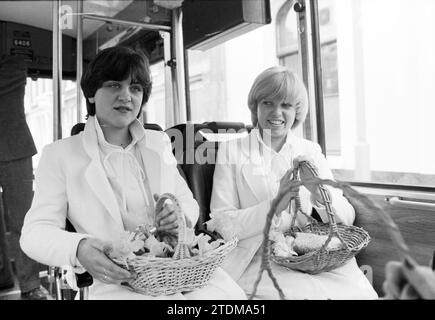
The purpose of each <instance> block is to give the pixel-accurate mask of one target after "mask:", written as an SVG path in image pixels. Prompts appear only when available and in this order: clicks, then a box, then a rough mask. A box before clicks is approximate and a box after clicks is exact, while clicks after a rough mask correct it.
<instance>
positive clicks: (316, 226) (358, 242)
mask: <svg viewBox="0 0 435 320" xmlns="http://www.w3.org/2000/svg"><path fill="white" fill-rule="evenodd" d="M302 167H304V168H306V169H307V170H309V171H310V172H311V174H312V175H313V177H318V173H317V170H316V168H315V167H314V166H313V165H312V164H311V163H309V162H308V161H301V162H299V165H298V166H297V167H295V168H294V170H293V181H298V180H299V171H300V169H301V168H302ZM319 190H320V194H321V196H322V200H323V202H324V205H325V209H326V212H327V214H328V219H329V223H320V222H317V220H315V219H313V218H312V217H311V216H309V215H307V214H306V213H304V212H303V211H302V209H301V202H300V199H299V195H296V196H295V197H294V200H295V205H296V213H295V214H294V215H293V219H292V222H291V225H290V229H289V230H288V231H287V232H286V233H285V235H292V236H294V234H295V233H296V232H305V233H314V234H318V235H328V238H327V240H326V242H325V243H324V244H323V246H322V247H321V248H319V249H317V250H314V251H311V252H308V253H305V254H304V255H301V256H290V257H280V256H275V255H273V254H272V255H271V260H273V261H274V262H275V263H277V264H279V265H282V266H284V267H286V268H289V269H294V270H298V271H302V272H306V273H310V274H317V273H321V272H325V271H330V270H332V269H335V268H337V267H339V266H341V265H343V264H344V263H345V262H346V261H348V260H349V259H351V258H352V257H354V256H355V255H356V254H357V253H358V252H359V251H361V250H362V249H363V248H365V247H366V246H367V245H368V243H369V242H370V236H369V234H368V233H367V232H366V231H365V230H364V229H362V228H359V227H356V226H347V225H341V224H337V223H336V222H335V218H334V213H333V209H332V204H331V197H330V194H329V191H328V189H327V188H325V186H324V185H322V184H319ZM298 214H302V215H304V216H305V217H306V218H307V219H308V221H309V222H310V223H309V224H308V225H306V226H305V227H303V228H299V227H297V226H295V222H296V217H297V215H298ZM334 236H335V237H337V238H338V239H339V240H340V241H341V244H342V245H341V247H340V249H335V250H330V249H327V246H328V244H329V242H330V241H331V239H332V237H334Z"/></svg>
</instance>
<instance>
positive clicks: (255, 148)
mask: <svg viewBox="0 0 435 320" xmlns="http://www.w3.org/2000/svg"><path fill="white" fill-rule="evenodd" d="M256 130H257V129H253V130H252V131H251V133H250V134H249V135H248V137H246V138H245V139H241V140H240V142H241V144H242V145H241V150H242V154H243V158H242V161H243V163H242V165H241V171H242V175H243V178H244V179H245V181H246V184H247V185H248V186H249V189H250V190H251V192H252V194H253V195H254V197H255V198H256V199H257V201H259V202H261V201H263V200H265V199H267V197H268V195H269V189H268V186H267V177H266V174H267V173H266V171H265V168H264V162H263V160H262V158H261V156H260V151H259V143H258V140H257V136H256V132H255V131H256Z"/></svg>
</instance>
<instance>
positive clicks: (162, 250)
mask: <svg viewBox="0 0 435 320" xmlns="http://www.w3.org/2000/svg"><path fill="white" fill-rule="evenodd" d="M144 246H145V248H147V249H148V250H149V255H151V256H155V257H162V258H166V257H169V255H170V253H173V252H174V250H173V249H172V247H171V246H170V245H168V244H167V243H165V242H161V241H159V240H157V239H156V237H154V236H153V235H151V236H149V237H148V238H147V239H146V240H145V244H144Z"/></svg>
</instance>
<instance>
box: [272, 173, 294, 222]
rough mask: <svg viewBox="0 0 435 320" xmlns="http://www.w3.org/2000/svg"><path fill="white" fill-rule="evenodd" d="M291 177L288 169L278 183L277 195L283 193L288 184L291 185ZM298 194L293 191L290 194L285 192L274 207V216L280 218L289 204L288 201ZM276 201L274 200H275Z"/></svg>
mask: <svg viewBox="0 0 435 320" xmlns="http://www.w3.org/2000/svg"><path fill="white" fill-rule="evenodd" d="M292 175H293V171H292V170H291V169H290V170H288V171H287V172H286V173H285V174H284V176H283V177H282V178H281V180H280V182H279V189H278V195H279V194H281V193H283V192H284V190H286V189H287V188H288V187H289V186H290V184H291V183H292V181H291V178H292ZM297 193H298V191H297V190H293V191H290V192H287V193H286V194H285V195H284V197H282V199H281V200H280V201H279V202H278V205H277V207H276V209H277V210H276V212H277V213H276V216H277V217H280V216H281V213H282V211H284V210H286V209H287V208H288V206H289V204H290V199H291V198H292V197H294V196H296V195H297ZM275 199H276V198H275Z"/></svg>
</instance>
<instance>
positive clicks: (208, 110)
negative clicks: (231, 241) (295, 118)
mask: <svg viewBox="0 0 435 320" xmlns="http://www.w3.org/2000/svg"><path fill="white" fill-rule="evenodd" d="M409 6H412V7H414V8H415V9H416V10H415V11H412V12H411V11H410V10H409ZM434 32H435V2H434V1H432V0H416V1H413V2H412V4H410V3H409V1H406V0H352V1H343V0H231V1H213V0H184V1H183V0H172V1H164V0H146V1H139V0H129V1H107V0H86V1H37V2H35V1H1V2H0V54H1V55H3V54H6V55H16V56H20V57H23V58H24V60H25V61H26V63H27V66H28V69H27V74H28V78H27V84H26V92H25V115H26V121H27V123H28V125H29V128H30V131H31V133H32V136H33V139H34V141H35V145H36V147H37V150H38V153H37V154H36V155H35V156H33V159H32V160H33V167H34V169H35V168H37V166H38V161H39V157H40V153H41V151H42V148H43V147H44V146H45V145H47V144H50V143H52V142H53V141H55V140H58V139H62V138H65V137H69V136H71V135H73V134H77V133H79V132H80V131H81V130H83V126H84V122H85V116H86V103H85V99H84V97H83V93H82V92H81V89H80V85H79V82H80V80H79V79H80V77H81V75H82V73H83V70H84V69H85V68H86V66H87V64H88V63H89V61H91V60H92V58H93V57H95V55H96V53H97V52H98V51H99V50H102V49H104V48H107V47H111V46H116V45H122V46H129V47H132V48H134V49H135V50H140V51H142V52H143V53H144V54H145V55H146V56H147V58H148V59H149V62H150V65H151V75H152V81H153V89H152V94H151V97H150V100H149V102H148V103H147V105H146V106H145V107H144V109H143V112H142V114H141V120H142V121H143V123H144V124H145V127H146V128H148V129H153V130H160V131H165V132H166V133H167V134H168V136H169V137H170V138H171V139H172V140H171V141H172V143H173V146H172V147H173V151H174V155H175V157H176V159H177V161H178V168H179V171H180V173H181V174H182V175H183V176H184V178H185V180H186V181H187V184H188V186H189V188H190V189H191V191H192V192H193V195H194V197H195V199H196V200H197V202H198V204H199V207H200V218H199V221H198V223H197V228H201V227H202V226H203V223H204V222H205V221H207V219H208V215H209V212H210V196H211V190H212V186H213V171H214V162H215V157H216V150H217V147H218V143H219V142H220V141H224V140H227V139H237V138H239V137H243V136H245V135H247V134H248V133H249V132H250V130H251V129H252V128H253V126H252V122H251V116H250V111H249V109H248V107H247V96H248V91H249V88H250V86H251V84H252V82H253V80H254V78H255V76H256V75H257V74H259V73H260V72H261V71H262V70H264V69H265V68H267V67H270V66H273V65H283V66H286V67H288V68H290V69H292V70H294V71H295V72H296V73H297V74H298V75H299V76H300V77H301V79H303V82H304V84H305V86H306V88H307V91H308V95H309V111H308V115H307V119H306V120H305V122H304V124H303V126H300V127H299V128H298V129H297V132H296V134H297V135H299V136H301V137H304V138H306V139H308V140H312V141H314V142H316V143H318V144H319V145H320V147H321V149H322V152H323V154H324V155H325V156H326V159H327V160H328V164H329V166H330V167H331V168H332V171H333V173H334V177H335V179H336V180H339V181H344V182H347V183H349V184H350V185H352V186H353V187H354V188H355V189H357V190H358V191H359V192H361V193H363V194H365V195H367V196H368V197H369V198H370V199H371V200H373V201H374V202H375V203H376V204H377V205H378V206H380V207H381V208H382V209H383V210H385V211H386V212H388V213H389V215H390V216H391V217H392V218H393V220H394V221H395V223H396V224H397V225H398V226H399V228H400V230H401V232H402V235H403V237H404V239H405V241H406V243H407V245H408V246H409V248H410V251H411V252H412V254H413V258H414V259H415V260H416V261H417V262H418V263H419V264H421V265H429V264H430V263H431V261H433V256H434V250H435V237H434V234H435V193H434V191H435V165H434V164H435V143H434V137H435V126H434V125H433V119H434V118H435V108H433V106H434V105H435V97H434V95H433V92H434V90H435V87H434V81H433V74H434V73H435V62H434V59H433V57H434V56H435V36H434ZM430 101H432V102H430ZM0 115H1V114H0ZM175 130H181V132H182V133H183V139H182V140H179V139H176V134H175V133H174V132H175ZM177 144H179V145H177ZM0 188H1V186H0ZM0 191H1V189H0ZM0 201H1V197H0ZM0 210H1V211H2V215H1V218H2V219H3V224H2V225H4V226H5V227H4V229H5V230H4V232H5V235H6V239H8V219H9V218H8V215H7V212H6V210H7V208H4V206H2V205H1V203H0ZM383 223H384V222H383V220H382V217H379V216H377V215H376V214H375V213H373V214H370V212H369V211H367V212H364V214H358V212H357V215H356V220H355V225H357V226H361V227H363V228H364V229H365V230H367V231H368V233H369V234H370V237H371V242H370V244H369V245H368V246H367V248H365V249H364V250H363V251H362V252H361V253H359V254H358V255H357V257H356V259H357V262H358V265H359V266H360V268H361V269H362V270H363V271H364V273H365V274H366V276H367V278H368V279H369V281H370V282H371V283H372V285H373V287H374V288H375V290H376V291H377V293H378V294H379V296H382V295H383V291H382V283H383V281H384V279H385V270H384V269H385V264H386V263H387V262H388V261H390V260H398V256H397V253H396V251H395V250H394V244H393V242H392V240H391V239H390V237H389V235H388V234H387V232H386V231H385V226H384V224H383ZM0 249H1V250H6V247H5V248H0ZM12 262H13V261H12ZM12 265H13V264H12ZM40 277H41V279H42V280H43V284H44V286H46V288H47V289H49V291H50V292H51V293H52V295H53V297H54V298H58V299H59V298H61V299H67V298H71V297H73V295H74V294H73V293H71V290H69V289H67V288H66V286H65V284H64V283H63V282H62V280H63V278H62V274H55V273H54V269H53V268H49V266H44V265H41V272H40ZM2 299H5V300H15V299H20V298H19V288H18V287H17V284H16V283H15V285H14V286H13V287H12V288H7V289H4V290H0V300H2Z"/></svg>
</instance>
